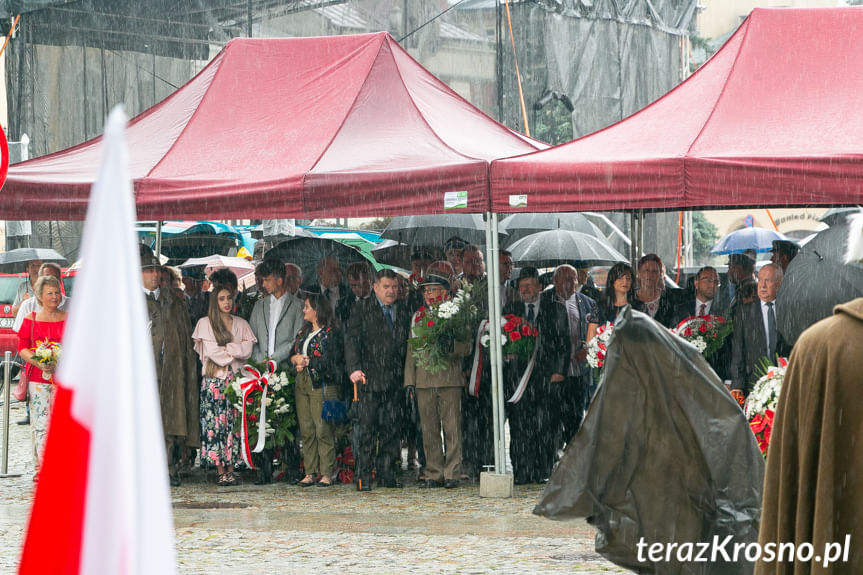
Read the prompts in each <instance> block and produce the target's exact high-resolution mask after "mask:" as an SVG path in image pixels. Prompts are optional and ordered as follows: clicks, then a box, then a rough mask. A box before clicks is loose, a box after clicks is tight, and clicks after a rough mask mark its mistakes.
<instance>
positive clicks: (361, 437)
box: [351, 388, 404, 481]
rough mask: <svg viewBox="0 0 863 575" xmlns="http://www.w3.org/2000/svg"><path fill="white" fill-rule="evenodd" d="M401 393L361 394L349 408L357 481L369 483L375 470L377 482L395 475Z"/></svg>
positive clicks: (399, 433) (402, 393)
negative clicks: (361, 480)
mask: <svg viewBox="0 0 863 575" xmlns="http://www.w3.org/2000/svg"><path fill="white" fill-rule="evenodd" d="M403 399H404V392H403V391H402V389H401V388H399V389H398V390H397V391H385V392H369V391H363V393H362V395H361V396H360V398H359V401H357V402H354V405H353V406H352V407H351V418H352V420H353V424H354V425H353V451H354V457H355V459H356V477H357V479H363V480H365V481H368V480H369V479H370V478H371V474H372V471H373V470H374V471H375V472H376V475H377V479H378V480H383V481H386V480H388V479H392V478H393V477H394V475H395V469H394V465H395V462H396V460H400V459H401V452H400V449H399V439H400V436H401V429H402V426H401V425H400V423H401V421H402V417H403V415H402V410H403V409H404V408H403V403H404V401H403Z"/></svg>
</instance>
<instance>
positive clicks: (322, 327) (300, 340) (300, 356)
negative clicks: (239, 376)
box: [291, 293, 345, 487]
mask: <svg viewBox="0 0 863 575" xmlns="http://www.w3.org/2000/svg"><path fill="white" fill-rule="evenodd" d="M303 319H304V320H305V323H304V324H303V327H302V328H300V331H299V332H298V333H297V339H296V342H295V343H294V350H293V355H291V364H293V366H294V368H295V369H296V371H297V386H296V388H295V390H294V394H295V399H296V405H297V423H298V424H299V427H300V440H301V442H302V444H303V466H304V467H305V469H306V476H305V477H303V479H301V480H300V482H299V483H298V484H297V485H299V486H300V487H310V486H312V485H317V486H318V487H329V486H330V485H332V484H333V480H332V475H333V464H334V462H335V458H336V439H335V433H336V424H335V422H333V421H325V420H324V419H323V417H321V415H322V411H323V405H324V401H325V400H326V401H338V400H343V399H344V385H343V384H344V381H343V380H344V377H345V355H344V354H345V344H344V339H343V336H342V332H341V330H340V329H339V328H338V323H337V321H336V316H335V313H333V308H332V306H331V305H330V300H329V298H327V297H326V296H324V295H322V294H317V293H310V294H308V295H307V296H306V301H305V304H304V305H303ZM316 474H317V475H318V478H317V480H316V477H315V476H316Z"/></svg>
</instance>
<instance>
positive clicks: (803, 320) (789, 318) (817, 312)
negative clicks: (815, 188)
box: [776, 230, 863, 344]
mask: <svg viewBox="0 0 863 575" xmlns="http://www.w3.org/2000/svg"><path fill="white" fill-rule="evenodd" d="M825 231H829V230H825ZM819 235H820V234H819ZM831 235H832V234H831ZM825 245H826V244H825ZM807 248H809V246H808V245H807ZM861 296H863V266H861V265H860V264H844V263H842V262H841V260H840V259H838V258H828V257H824V256H821V255H820V254H819V253H818V252H817V251H814V250H812V249H807V250H806V251H805V252H802V253H800V254H798V255H797V257H795V258H794V259H793V260H791V263H790V264H788V269H787V270H786V271H785V276H784V278H783V280H782V285H781V286H780V287H779V293H778V294H777V296H776V329H778V330H779V333H781V334H782V337H784V338H785V340H786V341H788V342H789V343H792V344H793V343H794V342H795V341H797V338H798V337H800V334H801V333H803V330H805V329H806V328H808V327H809V326H810V325H812V324H813V323H815V322H817V321H820V320H822V319H824V318H825V317H828V316H830V315H832V314H833V306H835V305H838V304H840V303H845V302H847V301H851V300H852V299H854V298H858V297H861Z"/></svg>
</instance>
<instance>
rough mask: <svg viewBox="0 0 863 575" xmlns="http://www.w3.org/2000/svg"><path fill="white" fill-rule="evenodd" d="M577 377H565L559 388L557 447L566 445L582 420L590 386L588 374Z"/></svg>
mask: <svg viewBox="0 0 863 575" xmlns="http://www.w3.org/2000/svg"><path fill="white" fill-rule="evenodd" d="M587 371H588V373H586V374H583V375H577V376H567V378H566V379H565V380H564V381H563V384H561V386H560V388H559V389H560V394H559V397H558V401H557V404H558V405H559V406H560V432H561V434H562V435H561V440H560V441H559V442H558V446H559V447H563V445H564V444H568V443H570V442H571V441H572V438H573V437H574V436H575V434H576V432H578V428H579V427H580V426H581V421H582V419H583V418H584V410H585V404H586V402H587V401H588V400H587V394H588V388H589V386H590V377H591V375H590V373H589V370H587Z"/></svg>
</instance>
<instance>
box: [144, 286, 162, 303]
mask: <svg viewBox="0 0 863 575" xmlns="http://www.w3.org/2000/svg"><path fill="white" fill-rule="evenodd" d="M142 289H143V290H144V295H145V296H151V295H152V296H153V298H154V299H155V300H156V301H159V294H160V293H161V292H160V289H159V288H156V289H154V290H153V291H150V290H148V289H147V288H142Z"/></svg>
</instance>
